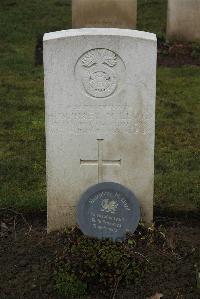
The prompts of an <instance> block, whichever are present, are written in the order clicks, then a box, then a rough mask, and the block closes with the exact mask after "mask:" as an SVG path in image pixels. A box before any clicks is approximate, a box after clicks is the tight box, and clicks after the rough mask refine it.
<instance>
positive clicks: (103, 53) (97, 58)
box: [82, 49, 117, 67]
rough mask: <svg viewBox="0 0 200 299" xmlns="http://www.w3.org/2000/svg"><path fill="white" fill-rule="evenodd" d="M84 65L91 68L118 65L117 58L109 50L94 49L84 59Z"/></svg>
mask: <svg viewBox="0 0 200 299" xmlns="http://www.w3.org/2000/svg"><path fill="white" fill-rule="evenodd" d="M82 64H83V66H84V67H91V66H92V65H95V64H107V65H108V66H110V67H113V66H115V65H116V64H117V56H116V54H115V53H113V52H111V51H109V50H107V49H94V50H91V51H90V52H88V53H87V54H86V55H85V56H84V57H83V59H82Z"/></svg>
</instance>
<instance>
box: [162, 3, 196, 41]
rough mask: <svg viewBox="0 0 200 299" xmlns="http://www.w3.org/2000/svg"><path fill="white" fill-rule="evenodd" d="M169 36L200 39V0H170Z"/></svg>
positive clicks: (175, 38) (176, 38) (185, 39)
mask: <svg viewBox="0 0 200 299" xmlns="http://www.w3.org/2000/svg"><path fill="white" fill-rule="evenodd" d="M167 38H168V39H169V40H182V41H195V40H200V0H168V14H167Z"/></svg>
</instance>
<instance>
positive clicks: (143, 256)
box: [134, 251, 149, 263]
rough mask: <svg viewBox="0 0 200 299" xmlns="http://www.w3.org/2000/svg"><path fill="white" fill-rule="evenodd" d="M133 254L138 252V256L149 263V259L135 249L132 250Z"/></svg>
mask: <svg viewBox="0 0 200 299" xmlns="http://www.w3.org/2000/svg"><path fill="white" fill-rule="evenodd" d="M134 253H135V254H138V255H140V256H142V257H143V258H144V259H145V260H146V261H147V262H148V263H149V260H148V259H147V258H146V256H144V255H143V254H142V253H140V252H137V251H135V252H134Z"/></svg>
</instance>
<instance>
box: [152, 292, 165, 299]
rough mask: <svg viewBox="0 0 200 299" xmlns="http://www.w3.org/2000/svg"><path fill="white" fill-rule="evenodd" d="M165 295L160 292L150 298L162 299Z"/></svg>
mask: <svg viewBox="0 0 200 299" xmlns="http://www.w3.org/2000/svg"><path fill="white" fill-rule="evenodd" d="M162 297H163V294H160V293H156V294H155V295H153V296H152V297H150V298H149V299H160V298H162Z"/></svg>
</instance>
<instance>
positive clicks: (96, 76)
mask: <svg viewBox="0 0 200 299" xmlns="http://www.w3.org/2000/svg"><path fill="white" fill-rule="evenodd" d="M75 73H76V77H77V78H78V79H79V80H80V81H81V85H82V87H83V88H84V90H85V91H86V93H87V94H88V95H89V96H92V97H94V98H106V97H109V96H111V95H113V94H114V93H115V92H116V90H117V89H118V88H119V86H120V84H121V81H122V80H123V79H124V73H125V66H124V63H123V61H122V60H121V58H120V57H119V56H118V55H117V54H116V53H114V52H113V51H111V50H108V49H92V50H90V51H88V52H86V53H85V54H84V55H82V56H81V57H80V59H79V60H78V62H77V65H76V70H75Z"/></svg>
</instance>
